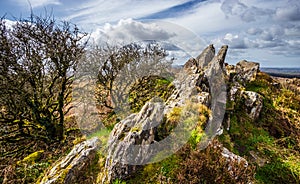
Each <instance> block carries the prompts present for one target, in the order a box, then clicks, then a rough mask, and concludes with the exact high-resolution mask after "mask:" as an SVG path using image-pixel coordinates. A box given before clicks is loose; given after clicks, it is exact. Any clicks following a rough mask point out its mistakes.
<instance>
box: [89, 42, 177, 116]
mask: <svg viewBox="0 0 300 184" xmlns="http://www.w3.org/2000/svg"><path fill="white" fill-rule="evenodd" d="M166 56H167V52H166V50H165V49H163V48H162V47H161V46H160V45H159V44H157V43H150V44H146V45H145V46H142V44H138V43H131V44H128V45H125V46H121V47H120V46H109V45H106V46H96V47H94V48H93V49H92V50H91V52H89V53H88V56H87V60H89V61H92V63H97V64H98V66H97V67H96V68H97V70H98V74H97V84H98V93H97V100H98V103H99V104H100V105H101V106H104V107H106V108H108V109H110V110H114V111H116V110H118V109H116V108H121V110H122V108H123V110H124V108H128V107H124V106H123V105H127V106H128V105H129V104H128V94H129V91H130V88H132V85H133V84H134V83H136V82H137V81H138V79H141V78H142V77H147V76H153V75H159V76H162V75H164V76H165V77H166V76H167V75H169V73H168V69H169V67H171V64H172V62H173V59H170V60H168V59H166ZM120 106H122V107H120ZM119 110H120V109H119Z"/></svg>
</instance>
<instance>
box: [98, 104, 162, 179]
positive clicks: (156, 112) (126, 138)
mask: <svg viewBox="0 0 300 184" xmlns="http://www.w3.org/2000/svg"><path fill="white" fill-rule="evenodd" d="M163 109H164V105H163V103H161V102H153V101H150V102H147V103H146V104H145V105H144V106H143V108H142V110H141V111H140V112H139V113H138V114H132V115H130V116H128V117H127V118H125V119H124V120H122V121H121V122H119V123H118V124H116V125H115V127H114V129H113V131H112V132H111V135H110V138H109V142H108V145H110V147H109V152H108V157H107V159H106V164H105V167H106V169H107V173H108V175H107V178H104V180H103V182H104V181H108V182H112V181H113V180H115V179H117V178H118V179H126V178H128V177H129V176H130V175H131V174H132V173H135V172H136V171H137V170H138V168H139V166H137V163H140V165H142V164H143V163H147V162H148V161H149V159H150V158H151V156H152V152H151V150H150V147H147V148H149V149H142V147H137V146H136V145H150V144H151V143H153V142H154V141H155V140H154V137H155V134H156V129H157V128H156V127H157V126H158V124H159V123H160V122H161V120H162V119H163V113H162V112H163ZM143 148H145V147H143Z"/></svg>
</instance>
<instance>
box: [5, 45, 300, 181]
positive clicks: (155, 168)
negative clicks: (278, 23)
mask: <svg viewBox="0 0 300 184" xmlns="http://www.w3.org/2000/svg"><path fill="white" fill-rule="evenodd" d="M227 49H228V46H223V47H222V48H221V49H220V50H219V52H218V53H217V54H216V53H215V48H214V47H213V45H209V46H208V47H207V48H206V49H205V50H204V51H203V52H202V53H201V54H200V55H199V56H198V57H197V58H191V59H189V60H188V61H187V62H186V63H185V65H184V67H183V69H182V70H181V71H180V72H178V73H176V74H174V75H172V76H171V77H170V78H164V77H160V76H147V77H143V78H141V79H140V80H138V81H137V82H136V84H135V85H134V86H133V87H132V88H131V90H130V94H129V104H130V106H131V109H132V113H131V114H130V115H128V116H127V117H125V118H124V119H118V117H116V114H113V115H112V116H110V117H108V118H107V119H106V121H107V122H109V125H113V126H111V127H112V128H111V129H108V130H106V131H103V130H99V131H98V132H97V131H96V132H95V133H93V134H92V135H90V136H89V137H88V138H86V137H85V136H82V135H81V134H80V133H78V132H76V131H78V130H77V129H76V128H77V127H76V125H74V124H72V123H74V119H72V118H74V117H68V124H69V127H70V128H74V129H73V130H75V133H72V132H73V131H72V130H70V136H69V137H67V139H66V141H65V143H64V144H65V145H64V146H62V145H60V146H59V145H57V146H56V147H55V146H52V147H51V150H52V152H51V151H50V148H47V147H46V146H44V149H45V150H46V151H41V152H38V151H39V150H37V149H36V150H35V151H36V152H34V151H33V150H32V154H29V153H28V154H27V155H26V156H23V158H19V159H15V160H14V161H15V162H17V161H19V162H18V164H12V165H11V167H6V168H5V169H4V170H3V172H2V174H1V177H0V181H2V182H3V183H14V182H16V180H14V178H13V177H12V176H16V175H18V174H19V173H22V172H23V175H22V177H23V179H22V178H20V177H19V176H17V177H19V180H17V181H18V182H20V183H35V182H38V183H45V184H46V183H47V184H50V183H114V184H118V183H266V184H267V183H291V184H296V183H300V116H299V112H300V97H299V87H300V79H297V78H294V79H284V78H277V77H271V76H270V75H268V74H266V73H264V72H261V71H260V68H259V63H255V62H249V61H245V60H243V61H240V62H238V63H237V64H236V66H233V65H228V64H227V63H225V57H226V53H227ZM75 138H76V139H75ZM72 141H73V142H72ZM16 144H18V143H16ZM73 144H74V145H75V147H74V148H73V149H71V148H72V146H73ZM62 148H64V150H62ZM51 154H53V155H54V156H55V157H53V159H55V160H51V161H50V160H49V159H47V157H49V155H51ZM37 155H38V156H37ZM30 158H31V160H30ZM6 159H7V158H6ZM6 161H7V160H6ZM13 172H15V173H14V175H9V174H11V173H13ZM16 173H17V174H16Z"/></svg>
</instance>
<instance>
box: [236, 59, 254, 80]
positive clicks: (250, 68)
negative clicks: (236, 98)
mask: <svg viewBox="0 0 300 184" xmlns="http://www.w3.org/2000/svg"><path fill="white" fill-rule="evenodd" d="M235 72H236V75H235V78H234V79H235V81H240V82H242V83H244V84H245V83H247V82H251V81H253V80H255V78H256V75H257V73H258V72H259V63H256V62H249V61H246V60H242V61H240V62H238V63H237V64H236V67H235Z"/></svg>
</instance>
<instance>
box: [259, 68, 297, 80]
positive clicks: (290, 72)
mask: <svg viewBox="0 0 300 184" xmlns="http://www.w3.org/2000/svg"><path fill="white" fill-rule="evenodd" d="M261 71H262V72H265V73H267V74H269V75H271V76H274V77H284V78H300V68H261Z"/></svg>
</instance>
